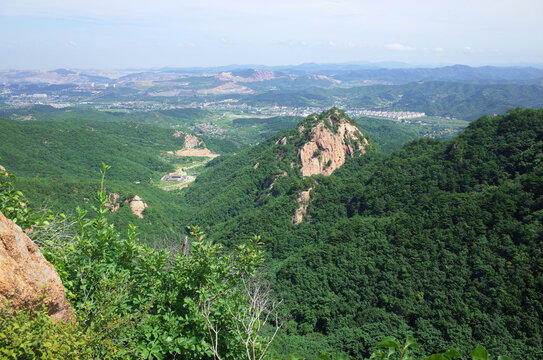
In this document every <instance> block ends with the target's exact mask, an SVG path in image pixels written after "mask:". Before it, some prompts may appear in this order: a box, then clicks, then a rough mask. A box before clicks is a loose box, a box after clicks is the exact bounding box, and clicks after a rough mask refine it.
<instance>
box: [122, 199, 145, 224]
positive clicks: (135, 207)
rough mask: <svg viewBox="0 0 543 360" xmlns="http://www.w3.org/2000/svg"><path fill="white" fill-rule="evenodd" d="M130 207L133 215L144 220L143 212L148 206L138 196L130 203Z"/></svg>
mask: <svg viewBox="0 0 543 360" xmlns="http://www.w3.org/2000/svg"><path fill="white" fill-rule="evenodd" d="M126 201H127V202H129V205H130V209H131V210H132V213H133V214H134V215H136V216H137V217H139V218H140V219H143V214H142V213H143V210H145V208H146V207H147V204H146V203H144V202H143V200H142V199H141V198H140V197H139V196H138V195H136V196H134V197H133V198H132V200H130V201H128V200H126Z"/></svg>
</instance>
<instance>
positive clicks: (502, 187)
mask: <svg viewBox="0 0 543 360" xmlns="http://www.w3.org/2000/svg"><path fill="white" fill-rule="evenodd" d="M283 136H285V134H280V135H278V136H276V137H274V138H272V139H270V140H269V141H267V142H264V143H262V144H261V145H259V146H257V147H255V148H252V149H250V150H247V151H246V152H242V153H240V154H239V155H238V156H235V157H232V158H224V159H221V160H216V161H214V162H211V163H210V164H209V167H208V169H207V171H206V172H205V173H204V174H202V175H201V177H200V178H199V179H198V182H197V184H195V186H194V187H193V188H192V189H189V191H187V194H186V197H185V201H188V202H190V203H193V204H195V205H197V206H198V208H199V214H197V215H196V217H195V219H194V221H195V222H198V221H200V222H201V223H202V224H203V225H205V226H206V229H207V230H208V232H209V234H210V236H211V238H213V239H214V240H216V241H220V242H223V243H226V244H231V243H232V242H233V240H232V239H235V237H234V236H233V235H234V234H236V235H237V237H238V238H243V237H244V236H245V237H247V236H249V234H252V233H261V234H263V235H264V241H265V243H266V246H267V250H268V251H267V256H268V257H269V258H270V261H271V263H272V264H273V265H271V268H270V273H271V276H272V277H273V278H274V282H275V288H276V290H277V291H278V292H279V293H280V295H281V296H282V297H283V298H284V299H285V301H284V311H285V317H287V318H288V319H290V321H289V322H288V324H287V326H286V334H287V335H286V336H285V337H283V338H282V339H283V340H281V341H280V342H278V343H277V346H278V348H277V349H280V350H278V351H279V352H287V353H289V352H295V351H302V352H304V353H305V354H311V353H313V354H314V353H316V352H318V351H320V350H327V349H328V350H329V349H335V350H339V351H346V352H348V353H349V354H351V355H355V356H361V355H367V354H368V353H367V351H368V350H367V349H368V348H369V347H370V346H371V345H372V343H373V339H375V338H379V337H382V336H385V335H390V334H393V335H396V336H400V337H401V336H403V334H405V333H413V334H414V335H415V336H416V337H417V339H418V340H420V342H421V343H423V344H426V345H427V346H430V348H431V349H432V350H435V351H438V350H441V349H444V348H447V347H450V346H456V347H459V348H461V349H462V350H464V351H466V350H467V349H468V348H473V347H474V346H475V345H476V344H478V343H482V344H485V346H487V347H489V348H490V349H491V350H492V351H493V352H499V353H504V354H508V355H510V356H513V357H514V358H534V359H535V358H539V357H541V356H542V353H541V349H542V348H543V345H542V343H541V338H542V326H543V324H542V323H541V316H542V314H543V308H542V305H541V301H540V299H541V297H542V296H543V293H542V284H543V277H542V275H541V274H542V269H543V263H542V260H541V258H542V254H541V245H542V244H541V239H542V238H543V226H542V223H543V219H542V214H543V180H542V179H543V167H542V165H543V164H542V163H541V160H542V157H541V154H543V111H542V110H521V109H517V110H512V111H511V112H510V113H509V114H508V115H503V116H494V117H483V118H480V119H479V120H477V121H475V122H473V123H472V124H471V125H470V126H469V127H468V128H467V129H466V130H465V131H464V132H463V133H461V135H459V136H457V137H455V138H454V139H452V140H450V141H447V142H443V141H439V140H432V139H421V140H415V141H414V142H411V143H409V144H408V145H406V146H404V147H403V148H402V149H401V150H399V151H396V152H394V153H392V154H391V155H389V156H383V155H381V154H379V153H377V152H374V151H369V152H368V153H367V154H366V155H365V156H362V157H358V158H353V159H350V160H349V161H348V162H347V163H346V164H345V165H344V166H343V167H342V168H340V169H338V170H336V172H334V174H332V175H331V176H329V177H324V176H322V175H317V176H313V177H309V178H302V176H301V175H300V173H299V171H298V168H297V166H296V165H294V166H291V165H290V164H291V163H292V161H296V154H297V152H296V151H297V147H296V146H299V145H300V144H296V142H294V143H293V144H287V145H281V144H280V143H277V142H278V141H279V140H280V139H281V138H282V137H283ZM300 141H303V139H302V137H300ZM257 163H258V164H259V165H258V167H255V165H256V164H257ZM285 172H286V175H284V176H278V175H282V174H284V173H285ZM274 181H275V183H274ZM272 183H274V186H273V188H272V189H270V185H271V184H272ZM309 188H312V190H311V199H310V201H309V206H308V208H307V216H306V217H305V220H304V222H302V223H301V224H300V225H294V224H292V222H291V221H290V217H291V215H292V213H293V212H294V210H295V209H296V207H297V205H298V203H297V197H298V194H299V192H300V191H303V190H307V189H309Z"/></svg>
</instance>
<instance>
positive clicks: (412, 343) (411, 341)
mask: <svg viewBox="0 0 543 360" xmlns="http://www.w3.org/2000/svg"><path fill="white" fill-rule="evenodd" d="M405 348H406V349H407V348H413V349H418V348H420V345H419V343H417V341H416V340H415V337H414V336H413V335H407V336H406V338H405Z"/></svg>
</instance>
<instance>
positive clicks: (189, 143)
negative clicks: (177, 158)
mask: <svg viewBox="0 0 543 360" xmlns="http://www.w3.org/2000/svg"><path fill="white" fill-rule="evenodd" d="M198 146H202V142H201V141H200V140H198V138H197V137H196V136H194V135H192V134H185V148H187V149H192V148H195V147H198Z"/></svg>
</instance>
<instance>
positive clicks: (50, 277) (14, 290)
mask: <svg viewBox="0 0 543 360" xmlns="http://www.w3.org/2000/svg"><path fill="white" fill-rule="evenodd" d="M44 294H47V297H46V298H45V299H43V295H44ZM6 301H10V302H11V306H12V307H13V308H14V309H21V308H22V309H33V310H37V309H39V308H40V307H41V305H42V303H45V304H46V305H47V309H48V312H49V315H51V317H52V318H53V319H54V320H64V321H70V320H71V319H72V308H71V306H70V304H68V301H67V300H66V296H65V294H64V286H63V285H62V282H61V280H60V277H59V276H58V273H57V272H56V270H55V268H54V267H53V265H51V264H50V263H49V262H48V261H47V260H46V259H45V258H44V257H43V255H42V253H41V252H40V250H39V249H38V247H37V246H36V244H34V242H33V241H32V240H30V239H29V238H28V236H26V234H25V233H24V232H23V231H22V230H21V228H20V227H19V226H17V225H15V224H14V223H13V222H12V221H11V220H9V219H7V218H6V217H5V216H4V215H3V214H2V213H0V308H1V307H3V306H4V304H5V303H6Z"/></svg>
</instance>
